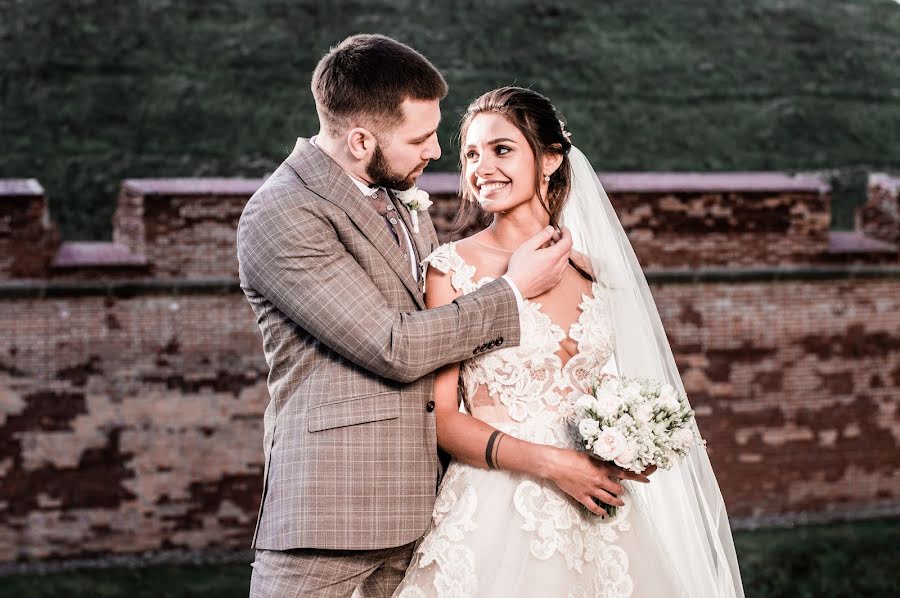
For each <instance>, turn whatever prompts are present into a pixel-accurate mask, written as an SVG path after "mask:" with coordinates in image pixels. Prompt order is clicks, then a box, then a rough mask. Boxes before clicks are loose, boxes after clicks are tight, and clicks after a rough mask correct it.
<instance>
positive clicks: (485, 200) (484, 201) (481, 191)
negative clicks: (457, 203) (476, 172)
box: [477, 181, 509, 207]
mask: <svg viewBox="0 0 900 598" xmlns="http://www.w3.org/2000/svg"><path fill="white" fill-rule="evenodd" d="M477 187H478V195H477V199H478V203H480V204H481V205H482V207H486V206H487V205H488V204H490V203H491V201H492V199H491V198H492V197H493V196H495V195H498V194H499V193H501V192H502V191H503V190H504V189H506V188H507V187H509V181H482V182H481V183H477Z"/></svg>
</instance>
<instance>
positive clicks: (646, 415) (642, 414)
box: [634, 403, 653, 424]
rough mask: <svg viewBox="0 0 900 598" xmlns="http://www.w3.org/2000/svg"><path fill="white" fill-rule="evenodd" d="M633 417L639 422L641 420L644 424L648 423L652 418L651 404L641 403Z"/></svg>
mask: <svg viewBox="0 0 900 598" xmlns="http://www.w3.org/2000/svg"><path fill="white" fill-rule="evenodd" d="M634 418H635V419H636V420H638V421H639V422H643V423H645V424H647V423H650V420H651V419H653V406H652V405H650V404H649V403H643V404H641V405H640V406H639V407H638V408H637V411H636V412H635V414H634Z"/></svg>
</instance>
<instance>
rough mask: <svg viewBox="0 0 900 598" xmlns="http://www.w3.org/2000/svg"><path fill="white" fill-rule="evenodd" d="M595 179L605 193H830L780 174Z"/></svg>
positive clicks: (814, 181)
mask: <svg viewBox="0 0 900 598" xmlns="http://www.w3.org/2000/svg"><path fill="white" fill-rule="evenodd" d="M597 177H598V178H599V179H600V182H602V183H603V186H604V187H605V188H606V190H607V192H609V193H679V192H682V193H705V192H717V191H718V192H731V193H740V192H771V191H795V192H797V191H799V192H809V193H827V192H829V191H830V190H831V186H830V185H829V184H828V183H827V182H825V181H823V180H822V179H820V178H818V177H816V176H813V175H790V174H785V173H783V172H607V173H602V172H601V173H597Z"/></svg>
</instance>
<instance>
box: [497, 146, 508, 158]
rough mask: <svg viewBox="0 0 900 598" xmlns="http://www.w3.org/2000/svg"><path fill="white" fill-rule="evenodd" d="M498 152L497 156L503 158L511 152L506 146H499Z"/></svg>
mask: <svg viewBox="0 0 900 598" xmlns="http://www.w3.org/2000/svg"><path fill="white" fill-rule="evenodd" d="M496 151H497V154H499V155H501V156H502V155H503V154H508V153H509V152H510V151H511V150H510V149H509V148H508V147H506V146H505V145H498V146H497V149H496Z"/></svg>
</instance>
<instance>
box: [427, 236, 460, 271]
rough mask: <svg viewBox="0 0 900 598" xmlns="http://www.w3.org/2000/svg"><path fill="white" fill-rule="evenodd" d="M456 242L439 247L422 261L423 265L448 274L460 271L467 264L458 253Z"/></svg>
mask: <svg viewBox="0 0 900 598" xmlns="http://www.w3.org/2000/svg"><path fill="white" fill-rule="evenodd" d="M456 243H457V242H456V241H451V242H449V243H444V244H443V245H438V247H437V248H436V249H435V250H434V251H432V252H431V254H430V255H429V256H428V257H426V258H425V259H424V260H422V265H423V266H424V267H425V268H426V270H427V269H428V266H431V267H432V268H434V269H436V270H438V271H440V272H442V273H443V274H447V273H448V272H451V271H454V270H457V269H459V268H460V267H461V266H462V265H463V264H464V263H465V262H464V261H463V259H462V257H460V255H459V252H457V251H456Z"/></svg>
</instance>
